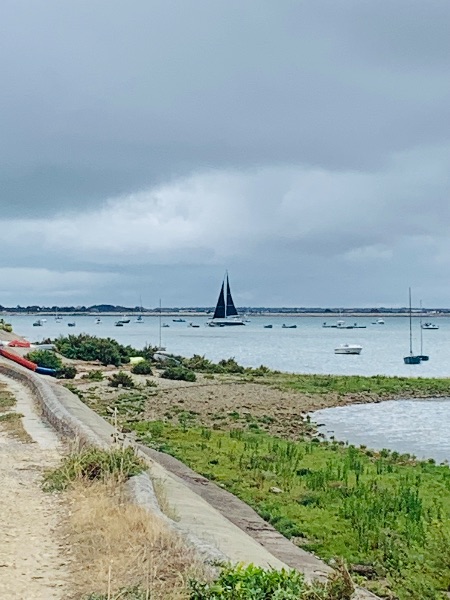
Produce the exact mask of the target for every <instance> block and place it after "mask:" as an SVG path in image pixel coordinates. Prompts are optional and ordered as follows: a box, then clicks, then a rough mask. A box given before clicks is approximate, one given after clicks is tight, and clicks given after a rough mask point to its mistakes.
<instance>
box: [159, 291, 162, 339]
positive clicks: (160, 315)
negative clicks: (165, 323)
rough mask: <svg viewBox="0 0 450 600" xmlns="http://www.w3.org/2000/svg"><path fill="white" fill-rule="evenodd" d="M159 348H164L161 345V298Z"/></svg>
mask: <svg viewBox="0 0 450 600" xmlns="http://www.w3.org/2000/svg"><path fill="white" fill-rule="evenodd" d="M159 347H160V348H162V344H161V298H160V299H159Z"/></svg>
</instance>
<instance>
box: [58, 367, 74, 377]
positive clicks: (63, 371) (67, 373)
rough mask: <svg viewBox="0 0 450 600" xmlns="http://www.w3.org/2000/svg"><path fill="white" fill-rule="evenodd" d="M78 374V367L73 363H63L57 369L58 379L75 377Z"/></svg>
mask: <svg viewBox="0 0 450 600" xmlns="http://www.w3.org/2000/svg"><path fill="white" fill-rule="evenodd" d="M76 374H77V369H76V367H74V366H72V365H63V366H62V367H61V368H60V369H58V370H57V371H56V377H57V378H58V379H74V378H75V375H76Z"/></svg>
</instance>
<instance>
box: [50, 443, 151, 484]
mask: <svg viewBox="0 0 450 600" xmlns="http://www.w3.org/2000/svg"><path fill="white" fill-rule="evenodd" d="M144 470H145V465H144V463H143V462H142V461H141V459H140V458H138V457H137V456H136V454H135V452H134V450H133V449H132V448H130V447H129V448H115V449H112V450H109V451H106V450H99V449H97V448H87V449H83V450H80V451H79V452H75V453H73V454H71V455H70V456H68V457H66V458H64V459H63V462H62V465H61V466H60V467H58V468H57V469H54V470H52V471H49V472H48V473H46V475H45V477H44V481H43V488H44V490H45V491H48V492H52V491H62V490H65V489H66V488H67V487H68V486H69V485H70V484H71V483H72V482H73V481H76V480H82V481H107V480H108V479H110V478H114V479H115V480H117V481H118V482H119V483H121V482H123V481H126V480H127V479H129V478H130V477H132V476H133V475H138V474H139V473H141V472H142V471H144Z"/></svg>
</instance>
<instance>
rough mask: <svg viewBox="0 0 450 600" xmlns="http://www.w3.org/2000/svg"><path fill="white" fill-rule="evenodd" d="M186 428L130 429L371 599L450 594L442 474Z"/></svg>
mask: <svg viewBox="0 0 450 600" xmlns="http://www.w3.org/2000/svg"><path fill="white" fill-rule="evenodd" d="M189 425H190V422H186V423H181V422H180V426H176V427H175V426H173V425H169V424H166V423H146V422H138V423H134V424H131V427H133V429H134V430H135V431H136V432H137V434H138V437H139V439H140V440H141V441H143V442H144V443H147V444H149V445H151V446H153V447H156V448H158V449H160V450H164V451H166V452H169V453H170V454H173V455H174V456H177V457H178V458H180V459H181V460H183V461H184V462H185V463H186V464H188V465H189V466H190V467H191V468H193V469H195V470H196V471H197V472H199V473H201V474H202V475H204V476H205V477H208V478H210V479H212V480H215V481H217V482H218V483H219V484H220V485H222V486H224V487H225V488H227V489H228V490H230V491H231V492H233V493H235V494H236V495H237V496H239V497H240V498H242V499H243V500H244V501H245V502H247V503H248V504H250V505H251V506H253V507H254V508H255V509H256V510H257V511H258V512H259V514H260V515H261V516H262V517H263V518H264V519H266V520H267V521H269V522H270V523H272V524H273V525H274V527H276V528H277V529H278V530H279V531H280V532H281V533H283V534H284V535H286V536H287V537H292V538H294V540H295V539H298V540H300V543H301V545H302V546H303V547H304V548H305V549H306V550H309V551H313V552H315V553H316V554H317V555H319V556H321V557H322V558H324V559H326V560H328V559H331V558H333V557H336V556H338V557H343V558H344V559H345V560H346V561H348V563H349V564H351V565H359V567H360V568H361V569H362V570H363V571H364V572H366V573H369V574H370V577H371V578H372V579H373V581H371V582H366V584H367V585H368V586H369V587H371V589H373V591H375V592H376V593H385V592H386V590H393V592H394V594H395V597H396V598H397V597H398V598H399V599H400V600H426V599H427V600H432V599H433V600H437V599H438V598H441V597H442V596H440V591H444V590H448V589H450V588H449V586H450V567H449V565H450V560H449V558H450V549H449V548H450V544H449V542H450V470H449V468H448V466H436V465H434V464H431V463H430V462H416V461H415V460H414V459H413V458H412V457H410V456H409V455H399V454H398V453H395V452H392V453H391V452H389V451H388V450H384V451H382V452H380V453H376V452H372V451H368V450H362V449H357V448H354V447H352V446H350V447H345V446H342V445H340V444H338V443H335V442H333V443H320V442H319V440H317V439H316V440H314V439H313V440H312V441H299V442H291V441H287V440H282V439H279V438H275V437H271V436H268V435H266V434H264V433H260V432H258V433H254V432H244V431H243V430H242V429H231V430H230V431H228V432H225V431H218V430H214V429H206V428H204V427H203V428H191V427H189ZM277 488H278V489H277ZM271 490H275V491H271ZM279 490H281V491H279ZM277 492H278V493H277ZM418 564H420V565H421V566H420V571H419V570H418V568H417V567H418ZM356 570H357V569H356ZM386 593H390V592H389V591H388V592H386ZM212 597H213V596H211V598H212ZM219 597H220V596H219Z"/></svg>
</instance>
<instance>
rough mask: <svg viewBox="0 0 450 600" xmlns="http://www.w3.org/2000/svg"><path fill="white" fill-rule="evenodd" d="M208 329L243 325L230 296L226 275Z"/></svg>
mask: <svg viewBox="0 0 450 600" xmlns="http://www.w3.org/2000/svg"><path fill="white" fill-rule="evenodd" d="M208 325H209V326H210V327H226V326H230V325H245V322H244V321H243V319H241V318H240V317H239V314H238V311H237V310H236V307H235V305H234V302H233V297H232V296H231V289H230V282H229V280H228V273H226V275H225V279H224V280H223V282H222V287H221V288H220V294H219V298H218V300H217V304H216V309H215V311H214V315H213V318H212V319H211V320H210V321H208Z"/></svg>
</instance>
